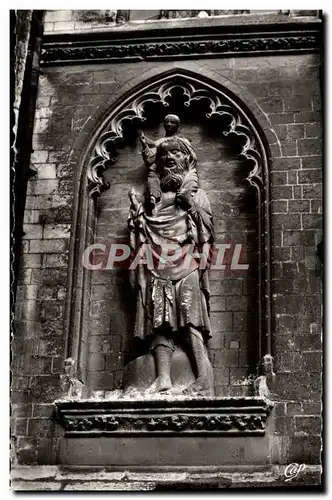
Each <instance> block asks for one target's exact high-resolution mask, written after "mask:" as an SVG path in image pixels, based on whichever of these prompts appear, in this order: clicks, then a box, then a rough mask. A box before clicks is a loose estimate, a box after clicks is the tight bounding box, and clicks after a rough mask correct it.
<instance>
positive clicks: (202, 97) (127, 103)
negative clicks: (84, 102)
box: [66, 68, 271, 382]
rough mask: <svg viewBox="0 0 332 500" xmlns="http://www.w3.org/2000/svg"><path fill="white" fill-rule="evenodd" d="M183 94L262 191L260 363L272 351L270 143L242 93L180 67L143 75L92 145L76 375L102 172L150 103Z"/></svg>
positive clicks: (80, 239) (77, 245)
mask: <svg viewBox="0 0 332 500" xmlns="http://www.w3.org/2000/svg"><path fill="white" fill-rule="evenodd" d="M175 94H176V95H177V96H178V98H180V99H182V100H183V104H184V106H185V107H187V108H188V109H190V108H191V107H194V106H196V104H197V103H198V104H200V105H201V109H202V110H203V115H204V116H203V115H201V117H200V118H201V119H204V120H207V121H212V120H214V121H215V123H216V124H218V130H220V134H221V135H223V136H225V137H226V138H227V139H230V140H231V141H232V143H233V144H236V147H237V155H238V158H239V159H241V160H244V163H245V165H246V169H245V173H244V180H245V181H246V183H247V186H248V189H249V190H252V191H254V192H255V196H256V209H257V224H258V227H257V260H258V261H257V268H258V273H257V274H258V275H257V284H258V290H257V294H258V300H257V303H258V311H257V315H258V318H259V321H258V338H257V346H258V347H257V365H259V364H260V363H261V361H262V360H264V358H265V359H267V358H266V355H268V356H269V357H270V356H271V271H270V264H271V262H270V188H269V159H270V153H269V146H268V141H267V138H266V136H265V133H264V132H263V130H262V127H261V126H260V125H259V123H258V121H257V119H256V118H255V116H254V114H253V113H252V112H251V110H250V109H249V108H248V107H247V105H246V104H244V103H243V101H241V99H240V97H239V96H238V95H236V94H234V92H233V91H231V90H229V89H228V88H227V87H226V86H223V85H222V84H220V83H218V82H216V81H215V80H212V79H211V78H209V77H206V76H202V75H199V74H197V73H195V72H192V71H188V70H186V69H177V68H173V69H171V70H170V71H166V72H164V73H162V74H159V75H156V76H154V77H152V78H151V79H149V80H148V81H143V82H142V83H140V84H139V85H137V86H136V87H135V88H134V89H131V90H130V91H129V92H128V93H126V94H125V95H123V97H122V98H120V99H119V100H118V101H117V103H115V104H114V105H113V106H112V108H111V109H110V110H109V111H108V113H107V114H106V116H105V117H104V119H103V120H102V121H100V123H99V124H98V127H97V128H96V130H95V133H94V136H93V139H92V141H90V145H89V147H88V148H87V149H86V155H85V158H86V160H85V162H84V165H83V169H82V173H81V176H80V184H81V185H80V191H79V196H78V197H77V220H76V228H75V234H74V237H73V245H72V266H71V269H70V278H69V282H70V290H69V299H68V308H67V345H66V347H67V357H68V358H71V359H72V360H74V361H75V362H76V363H77V376H78V377H79V378H80V379H81V380H82V381H83V382H84V381H85V375H84V374H85V372H86V360H87V354H88V352H87V342H88V331H86V322H85V321H84V318H85V317H86V315H87V314H88V313H87V308H86V307H85V304H86V301H87V300H88V295H89V292H88V290H89V286H90V285H89V280H90V277H89V274H88V273H87V271H86V269H84V268H83V266H82V262H81V256H82V253H83V251H84V249H85V248H86V246H87V245H88V244H90V243H92V242H93V231H94V224H95V199H96V197H97V196H99V195H100V194H101V193H102V192H103V191H104V190H106V189H107V188H108V183H107V181H106V180H105V179H104V177H103V173H104V172H105V170H106V169H108V168H111V167H112V165H113V164H115V163H116V161H117V157H118V155H119V154H121V152H120V151H121V148H123V147H124V146H125V145H126V142H127V136H126V132H125V131H128V130H131V131H132V132H133V133H135V131H137V129H138V128H139V127H140V126H142V124H144V122H145V121H146V119H147V117H146V110H147V108H148V107H149V108H151V107H152V108H154V107H155V108H157V107H158V108H159V109H160V108H163V109H165V112H167V108H168V106H169V100H170V99H172V98H173V97H174V95H175Z"/></svg>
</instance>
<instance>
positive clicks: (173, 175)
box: [160, 163, 185, 192]
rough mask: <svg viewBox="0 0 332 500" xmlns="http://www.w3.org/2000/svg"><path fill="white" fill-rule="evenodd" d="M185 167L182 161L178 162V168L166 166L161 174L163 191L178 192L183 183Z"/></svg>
mask: <svg viewBox="0 0 332 500" xmlns="http://www.w3.org/2000/svg"><path fill="white" fill-rule="evenodd" d="M184 174H185V169H184V168H183V166H182V165H181V164H180V163H177V165H176V168H174V167H173V168H167V167H165V168H164V171H163V174H162V175H160V188H161V190H162V191H164V192H166V191H173V192H176V191H178V190H179V189H180V187H181V186H182V183H183V179H184Z"/></svg>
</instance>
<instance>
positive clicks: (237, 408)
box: [56, 397, 273, 435]
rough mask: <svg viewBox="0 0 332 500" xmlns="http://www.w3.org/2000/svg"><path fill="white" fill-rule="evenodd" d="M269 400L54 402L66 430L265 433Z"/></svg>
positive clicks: (80, 432) (71, 431)
mask: <svg viewBox="0 0 332 500" xmlns="http://www.w3.org/2000/svg"><path fill="white" fill-rule="evenodd" d="M272 406H273V405H272V403H271V401H269V400H268V399H266V398H259V397H248V398H213V399H211V400H204V399H201V400H183V401H174V402H172V403H170V404H169V405H168V406H167V405H166V406H165V402H163V401H160V400H156V401H143V400H142V401H126V400H123V401H122V400H119V401H114V402H111V401H108V402H107V401H100V402H89V401H80V402H73V401H72V402H70V401H67V402H60V401H59V402H58V403H56V408H57V418H58V420H59V422H60V424H61V425H62V426H63V428H64V429H65V431H66V433H67V434H82V433H83V434H90V433H92V434H101V433H102V434H119V433H125V434H138V433H144V434H146V433H148V434H155V433H166V434H167V433H179V434H196V433H207V434H210V433H215V434H216V433H217V434H224V433H225V434H228V433H232V434H233V433H235V434H240V435H241V434H255V435H257V434H264V433H265V424H266V420H267V417H268V415H269V413H270V411H271V409H272Z"/></svg>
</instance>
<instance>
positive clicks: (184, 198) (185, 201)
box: [175, 191, 193, 210]
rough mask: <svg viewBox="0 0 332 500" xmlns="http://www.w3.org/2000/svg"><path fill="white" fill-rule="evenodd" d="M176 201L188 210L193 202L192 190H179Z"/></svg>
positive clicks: (183, 208)
mask: <svg viewBox="0 0 332 500" xmlns="http://www.w3.org/2000/svg"><path fill="white" fill-rule="evenodd" d="M175 203H176V204H177V205H178V206H179V207H180V208H182V210H188V209H189V208H190V207H191V206H192V204H193V197H192V195H191V192H190V191H179V192H178V193H177V194H176V198H175Z"/></svg>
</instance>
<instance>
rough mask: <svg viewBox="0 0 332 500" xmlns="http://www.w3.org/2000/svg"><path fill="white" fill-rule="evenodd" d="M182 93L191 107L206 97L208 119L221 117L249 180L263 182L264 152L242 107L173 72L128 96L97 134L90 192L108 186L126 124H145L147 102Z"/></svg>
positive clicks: (159, 102) (90, 168)
mask: <svg viewBox="0 0 332 500" xmlns="http://www.w3.org/2000/svg"><path fill="white" fill-rule="evenodd" d="M179 92H180V93H181V94H182V99H183V104H184V106H186V107H188V108H190V106H192V105H193V104H194V103H195V102H198V101H202V100H204V101H205V103H204V104H205V105H206V108H204V109H206V110H207V112H205V118H206V119H207V120H218V127H219V128H220V129H221V133H222V134H223V135H224V136H227V137H229V138H231V139H232V140H233V141H235V142H236V143H237V144H238V145H239V150H238V152H239V158H240V159H242V160H245V161H247V162H248V164H249V165H250V167H249V172H248V174H247V177H246V181H247V182H248V183H249V184H250V185H253V184H256V185H257V184H261V173H262V155H261V152H260V147H259V145H258V144H257V140H256V136H255V133H254V132H253V130H252V126H251V124H250V123H248V119H247V118H246V116H245V114H244V113H242V112H241V108H240V107H239V106H238V105H236V104H235V102H234V101H233V100H232V99H231V98H230V97H229V96H228V95H227V93H224V92H223V91H221V90H218V89H214V88H212V87H211V86H210V85H207V84H205V83H204V82H200V81H199V80H197V79H196V78H193V77H189V76H188V75H180V74H177V75H172V76H171V77H168V78H166V81H161V82H160V81H159V82H157V83H155V84H152V85H150V86H149V87H145V89H143V90H141V91H140V92H139V94H138V95H137V93H136V94H135V95H133V97H132V99H127V100H126V101H125V103H124V105H123V106H120V108H119V107H118V108H117V110H116V111H115V112H113V113H111V114H110V117H109V118H108V120H106V122H105V125H104V127H103V131H102V132H101V133H100V135H99V137H98V138H97V141H96V144H95V147H94V150H93V154H92V156H91V159H90V162H89V165H88V169H87V177H88V189H89V194H90V196H96V195H97V196H98V195H100V194H101V192H102V191H103V190H105V189H107V188H108V187H109V184H108V182H107V181H106V179H104V177H103V172H104V171H105V170H106V169H107V168H108V167H109V166H110V165H112V164H114V163H115V162H116V156H117V149H118V148H119V147H123V145H125V137H124V130H125V127H128V126H129V127H134V128H135V127H136V129H137V128H138V127H139V126H140V125H142V124H143V123H144V122H145V121H146V120H147V118H146V109H147V105H149V106H151V105H158V106H162V107H163V108H165V112H167V107H168V106H169V101H170V99H172V97H173V95H175V93H177V94H179Z"/></svg>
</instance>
